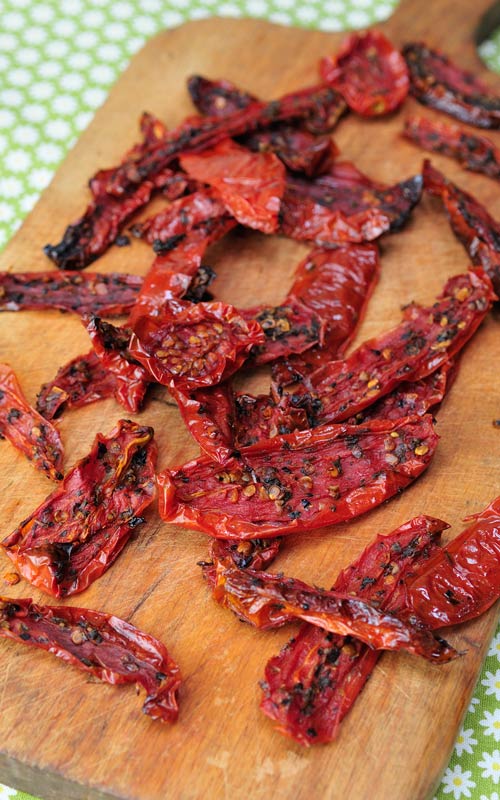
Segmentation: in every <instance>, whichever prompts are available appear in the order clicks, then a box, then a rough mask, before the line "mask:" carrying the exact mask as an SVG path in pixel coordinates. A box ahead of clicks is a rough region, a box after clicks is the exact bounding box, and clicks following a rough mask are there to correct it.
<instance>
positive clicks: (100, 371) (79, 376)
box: [36, 350, 117, 419]
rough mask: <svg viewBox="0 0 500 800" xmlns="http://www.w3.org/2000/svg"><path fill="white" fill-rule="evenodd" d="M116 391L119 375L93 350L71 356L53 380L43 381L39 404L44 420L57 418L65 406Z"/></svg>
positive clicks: (103, 396) (107, 395)
mask: <svg viewBox="0 0 500 800" xmlns="http://www.w3.org/2000/svg"><path fill="white" fill-rule="evenodd" d="M116 391H117V378H116V375H115V374H114V373H113V372H110V371H109V370H108V369H106V367H104V365H103V364H102V362H101V360H100V359H99V358H98V356H97V355H96V353H95V352H94V351H93V350H91V352H90V353H86V354H85V355H83V356H77V357H76V358H73V359H71V361H69V362H68V363H67V364H65V365H64V366H63V367H61V368H60V369H59V370H58V372H57V375H56V377H55V378H54V379H53V380H52V381H50V382H49V383H44V384H43V386H42V388H41V389H40V392H39V394H38V397H37V401H36V407H37V410H38V412H39V413H40V414H41V415H42V416H43V417H45V419H55V418H56V417H58V416H60V415H61V414H62V412H63V410H64V409H65V408H81V407H82V406H86V405H88V404H89V403H95V402H96V401H97V400H104V399H105V398H106V397H114V396H115V392H116Z"/></svg>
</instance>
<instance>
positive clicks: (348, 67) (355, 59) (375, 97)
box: [320, 30, 410, 117]
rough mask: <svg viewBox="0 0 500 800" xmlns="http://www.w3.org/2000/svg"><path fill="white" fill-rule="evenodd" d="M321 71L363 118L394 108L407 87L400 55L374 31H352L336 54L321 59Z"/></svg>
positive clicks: (402, 98) (406, 68) (408, 83)
mask: <svg viewBox="0 0 500 800" xmlns="http://www.w3.org/2000/svg"><path fill="white" fill-rule="evenodd" d="M320 73H321V77H322V78H323V80H324V81H325V83H328V84H331V85H332V86H333V87H334V88H335V89H337V91H339V92H340V94H341V95H342V97H343V98H344V100H345V101H346V103H347V105H348V106H349V108H350V109H351V110H352V111H356V113H358V114H361V115H362V116H364V117H379V116H382V115H383V114H389V113H390V112H391V111H395V110H396V109H397V108H399V106H400V105H401V104H402V103H403V101H404V100H405V99H406V95H407V94H408V90H409V88H410V78H409V75H408V67H407V66H406V62H405V60H404V58H403V56H402V55H401V53H400V52H399V50H396V48H395V47H394V45H392V44H391V42H390V41H389V39H387V37H386V36H384V34H383V33H381V32H380V31H377V30H371V31H367V32H366V33H351V34H350V35H349V36H348V37H347V38H346V39H344V41H343V42H342V44H341V46H340V50H339V52H338V53H337V54H336V55H335V56H328V57H326V58H323V59H321V61H320Z"/></svg>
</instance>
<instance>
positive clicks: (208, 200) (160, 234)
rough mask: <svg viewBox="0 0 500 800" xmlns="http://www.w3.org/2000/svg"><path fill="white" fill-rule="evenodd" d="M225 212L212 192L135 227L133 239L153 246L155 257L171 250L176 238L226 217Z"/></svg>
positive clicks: (175, 205)
mask: <svg viewBox="0 0 500 800" xmlns="http://www.w3.org/2000/svg"><path fill="white" fill-rule="evenodd" d="M226 213H227V212H226V208H225V206H224V204H223V203H222V201H221V200H219V198H218V197H217V195H216V193H215V192H213V191H211V190H209V189H200V190H199V191H197V192H193V193H192V194H188V195H186V197H180V198H179V199H178V200H175V201H174V202H173V203H170V205H169V206H167V208H165V209H163V210H162V211H159V212H158V213H157V214H155V215H154V216H153V217H148V219H146V220H144V221H142V222H138V223H136V224H135V225H133V226H132V228H131V231H132V233H133V234H134V236H137V237H138V238H141V239H144V240H145V241H147V242H149V244H151V245H153V249H154V250H155V252H156V253H162V252H165V251H167V252H168V251H169V250H171V249H172V243H175V242H176V241H177V240H178V239H177V237H180V236H184V235H185V234H186V233H189V231H190V230H192V229H193V228H196V227H199V226H200V225H203V224H205V225H206V223H207V222H208V221H209V220H212V219H219V218H220V217H223V216H226Z"/></svg>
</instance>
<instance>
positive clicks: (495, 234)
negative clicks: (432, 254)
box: [423, 161, 500, 296]
mask: <svg viewBox="0 0 500 800" xmlns="http://www.w3.org/2000/svg"><path fill="white" fill-rule="evenodd" d="M423 175H424V186H425V189H426V191H428V192H429V193H430V194H432V195H435V196H437V197H440V198H441V200H442V202H443V205H444V207H445V209H446V214H447V216H448V220H449V223H450V225H451V229H452V231H453V233H454V234H455V236H456V237H457V239H458V240H459V241H460V242H462V244H463V246H464V247H465V249H466V250H467V252H468V254H469V256H470V258H471V261H472V263H473V264H478V265H480V266H481V267H482V268H483V269H484V271H485V272H486V273H487V275H488V276H489V278H490V279H491V282H492V284H493V288H494V290H495V292H496V293H497V295H498V296H500V223H498V222H497V221H496V220H495V219H493V217H492V216H491V215H490V214H489V213H488V211H487V210H486V208H485V207H484V206H483V205H482V204H481V203H480V202H479V201H478V200H476V198H475V197H474V196H473V195H471V194H469V193H468V192H465V191H464V190H463V189H460V187H459V186H457V185H456V183H453V181H450V180H449V178H446V177H445V176H444V175H443V173H442V172H439V170H437V169H436V168H435V167H433V166H432V164H431V163H430V161H424V169H423Z"/></svg>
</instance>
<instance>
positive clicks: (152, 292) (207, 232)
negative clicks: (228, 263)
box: [128, 216, 236, 328]
mask: <svg viewBox="0 0 500 800" xmlns="http://www.w3.org/2000/svg"><path fill="white" fill-rule="evenodd" d="M235 224H236V223H235V221H234V220H232V219H231V218H230V217H229V216H224V217H221V218H214V219H212V220H210V222H207V223H206V224H204V225H202V226H200V227H199V228H195V229H193V230H191V231H189V232H188V233H187V234H185V235H184V236H183V237H182V239H181V240H180V241H175V242H174V243H173V246H172V248H171V249H169V248H164V249H163V252H162V253H161V254H159V255H157V257H156V258H155V260H154V261H153V264H152V266H151V268H150V269H149V271H148V272H147V274H146V275H145V277H144V281H143V284H142V289H141V291H140V292H139V295H138V297H137V300H136V302H135V305H134V307H133V308H132V311H131V312H130V315H129V319H128V324H129V325H130V327H131V328H134V327H135V325H136V323H137V321H138V320H139V319H140V317H143V316H146V317H147V316H158V315H159V314H160V313H161V311H162V309H163V308H164V307H165V305H166V303H168V302H169V301H170V300H172V299H173V298H180V297H183V296H184V295H185V294H186V292H188V291H189V288H190V286H191V284H192V281H193V279H194V278H195V276H196V274H197V272H198V270H199V269H200V267H201V261H202V259H203V257H204V255H205V253H206V251H207V249H208V247H209V246H210V245H211V244H213V243H215V242H216V241H218V240H219V239H220V238H221V237H222V236H224V235H225V234H226V233H227V232H228V231H229V230H231V228H233V227H234V225H235Z"/></svg>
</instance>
